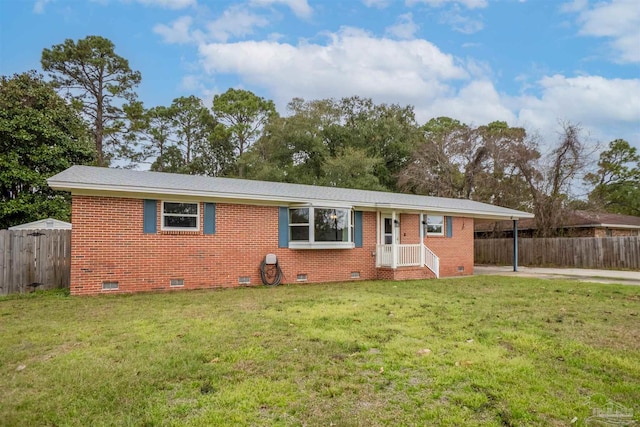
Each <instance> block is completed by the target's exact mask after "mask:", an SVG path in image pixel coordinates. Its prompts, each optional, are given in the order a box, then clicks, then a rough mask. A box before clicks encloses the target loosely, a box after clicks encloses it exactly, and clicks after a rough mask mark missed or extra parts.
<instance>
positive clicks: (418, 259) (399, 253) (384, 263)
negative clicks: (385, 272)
mask: <svg viewBox="0 0 640 427" xmlns="http://www.w3.org/2000/svg"><path fill="white" fill-rule="evenodd" d="M394 249H395V255H396V257H395V267H411V266H420V267H427V268H429V270H431V271H433V273H434V274H435V276H436V277H440V259H439V258H438V256H437V255H436V254H435V253H433V251H432V250H431V249H429V248H428V247H426V246H425V245H421V244H417V245H378V246H377V247H376V258H377V259H376V261H377V265H378V266H379V267H394V263H393V261H394V259H393V255H394Z"/></svg>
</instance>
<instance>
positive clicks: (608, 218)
mask: <svg viewBox="0 0 640 427" xmlns="http://www.w3.org/2000/svg"><path fill="white" fill-rule="evenodd" d="M560 228H618V229H621V228H624V229H637V228H640V217H638V216H631V215H618V214H612V213H602V212H590V211H571V212H569V213H568V214H567V215H566V217H565V218H564V219H563V221H562V222H561V225H560ZM512 229H513V223H512V222H511V221H498V222H489V223H487V222H483V223H478V224H476V226H475V231H476V232H485V231H494V230H499V231H509V230H512ZM518 229H519V230H536V229H537V226H536V223H535V220H533V219H523V220H521V221H519V222H518Z"/></svg>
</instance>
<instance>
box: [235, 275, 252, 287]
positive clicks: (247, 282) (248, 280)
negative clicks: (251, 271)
mask: <svg viewBox="0 0 640 427" xmlns="http://www.w3.org/2000/svg"><path fill="white" fill-rule="evenodd" d="M238 283H239V284H241V285H250V284H251V277H250V276H240V277H238Z"/></svg>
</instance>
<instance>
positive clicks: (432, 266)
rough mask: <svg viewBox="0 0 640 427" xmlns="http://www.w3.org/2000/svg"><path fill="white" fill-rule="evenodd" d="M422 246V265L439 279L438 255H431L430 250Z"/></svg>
mask: <svg viewBox="0 0 640 427" xmlns="http://www.w3.org/2000/svg"><path fill="white" fill-rule="evenodd" d="M422 246H423V248H422V249H423V251H424V259H423V263H424V265H425V266H426V267H427V268H428V269H429V270H431V271H433V274H435V275H436V279H437V278H439V277H440V258H438V255H436V254H435V253H433V251H432V250H431V249H429V248H428V247H427V246H426V245H422Z"/></svg>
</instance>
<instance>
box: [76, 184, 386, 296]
mask: <svg viewBox="0 0 640 427" xmlns="http://www.w3.org/2000/svg"><path fill="white" fill-rule="evenodd" d="M142 206H143V201H142V200H140V199H127V198H111V197H87V196H73V212H72V215H73V216H72V217H73V230H72V242H73V244H72V251H71V252H72V253H71V293H73V294H93V293H99V292H104V291H102V282H103V281H117V282H118V292H138V291H150V290H166V289H194V288H214V287H230V286H238V285H239V284H238V278H239V277H240V276H249V277H250V278H251V284H252V285H258V284H261V283H262V282H261V280H260V270H259V267H260V263H261V262H262V260H263V258H264V256H265V255H266V254H267V253H275V254H276V255H277V256H278V262H279V264H280V266H281V268H282V270H283V273H284V280H283V282H285V283H293V282H296V278H297V275H298V274H306V275H307V279H308V280H307V281H308V282H328V281H344V280H351V273H352V272H355V271H357V272H359V273H360V279H375V278H376V277H377V276H376V268H375V257H374V256H372V253H373V252H374V251H375V240H376V229H375V213H373V212H364V213H363V247H362V248H355V249H346V250H291V249H280V248H278V208H277V207H273V206H269V207H267V206H249V205H233V204H224V203H218V204H217V205H216V233H215V234H213V235H205V234H203V233H202V225H201V226H200V228H201V231H200V232H178V233H175V232H162V231H161V230H160V209H161V206H160V202H158V220H157V221H158V222H157V224H158V233H157V234H144V233H143V232H142V226H143V207H142ZM202 211H203V209H202V206H201V209H200V212H201V221H200V222H201V224H202ZM170 279H184V287H180V288H170V286H169V283H170ZM109 292H114V291H109Z"/></svg>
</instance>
